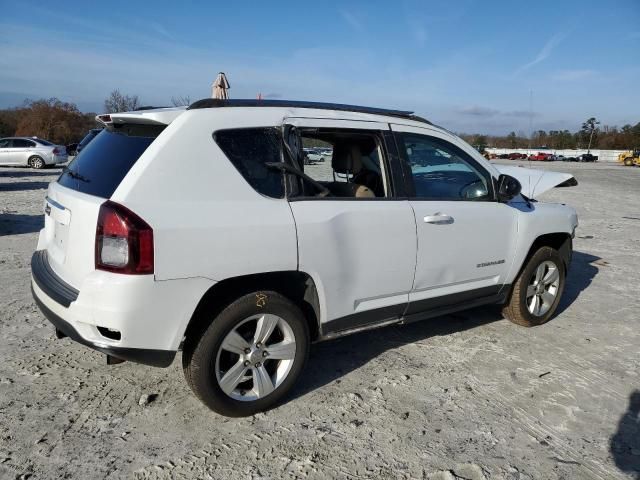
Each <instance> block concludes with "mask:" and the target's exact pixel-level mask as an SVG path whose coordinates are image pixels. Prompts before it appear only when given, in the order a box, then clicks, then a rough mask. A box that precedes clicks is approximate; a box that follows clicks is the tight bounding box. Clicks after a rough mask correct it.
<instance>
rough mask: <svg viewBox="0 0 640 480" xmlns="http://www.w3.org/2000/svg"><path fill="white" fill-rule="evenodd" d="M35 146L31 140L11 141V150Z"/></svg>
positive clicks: (18, 139)
mask: <svg viewBox="0 0 640 480" xmlns="http://www.w3.org/2000/svg"><path fill="white" fill-rule="evenodd" d="M35 146H36V144H35V143H34V142H32V141H31V140H25V139H23V138H16V139H14V140H13V148H31V147H35Z"/></svg>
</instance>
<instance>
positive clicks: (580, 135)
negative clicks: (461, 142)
mask: <svg viewBox="0 0 640 480" xmlns="http://www.w3.org/2000/svg"><path fill="white" fill-rule="evenodd" d="M460 136H461V137H462V138H464V139H465V140H466V141H467V142H469V143H470V144H471V145H477V146H484V147H495V148H514V149H515V148H532V149H536V148H543V147H544V148H552V149H557V150H561V149H589V148H598V149H603V150H631V149H633V148H640V122H638V123H636V124H635V125H624V126H622V127H620V128H619V127H616V126H608V125H604V126H600V122H599V121H598V120H596V118H594V117H591V118H589V119H587V120H586V121H585V122H584V123H583V124H582V126H581V128H580V130H578V131H575V132H571V131H569V130H549V131H545V130H537V131H535V132H533V134H532V135H531V136H530V137H529V136H527V135H525V134H524V133H523V132H518V133H516V132H511V133H509V134H508V135H483V134H471V135H470V134H465V133H463V134H460Z"/></svg>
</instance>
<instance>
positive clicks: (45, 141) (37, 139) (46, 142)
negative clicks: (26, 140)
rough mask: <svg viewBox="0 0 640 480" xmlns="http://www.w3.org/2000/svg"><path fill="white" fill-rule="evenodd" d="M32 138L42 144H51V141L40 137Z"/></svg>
mask: <svg viewBox="0 0 640 480" xmlns="http://www.w3.org/2000/svg"><path fill="white" fill-rule="evenodd" d="M34 140H35V141H36V142H38V143H41V144H42V145H47V146H49V147H50V146H52V145H53V143H51V142H48V141H47V140H43V139H42V138H34Z"/></svg>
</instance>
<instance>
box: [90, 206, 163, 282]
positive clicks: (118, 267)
mask: <svg viewBox="0 0 640 480" xmlns="http://www.w3.org/2000/svg"><path fill="white" fill-rule="evenodd" d="M95 248H96V253H95V257H96V269H97V270H106V271H108V272H116V273H127V274H133V275H142V274H150V273H153V230H152V229H151V227H150V226H149V225H148V224H147V223H146V222H145V221H144V220H142V219H141V218H140V217H139V216H137V215H136V214H135V213H133V212H132V211H131V210H129V209H128V208H125V207H123V206H122V205H119V204H117V203H115V202H112V201H110V200H108V201H106V202H105V203H103V204H102V205H101V206H100V213H99V214H98V225H97V227H96V247H95Z"/></svg>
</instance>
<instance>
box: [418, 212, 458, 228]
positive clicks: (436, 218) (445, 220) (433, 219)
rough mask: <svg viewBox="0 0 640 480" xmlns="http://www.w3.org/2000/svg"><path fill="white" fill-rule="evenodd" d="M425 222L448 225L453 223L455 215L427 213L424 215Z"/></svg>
mask: <svg viewBox="0 0 640 480" xmlns="http://www.w3.org/2000/svg"><path fill="white" fill-rule="evenodd" d="M424 223H433V224H435V225H448V224H450V223H453V217H452V216H451V215H446V214H444V213H439V212H438V213H436V214H435V215H427V216H426V217H424Z"/></svg>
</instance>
